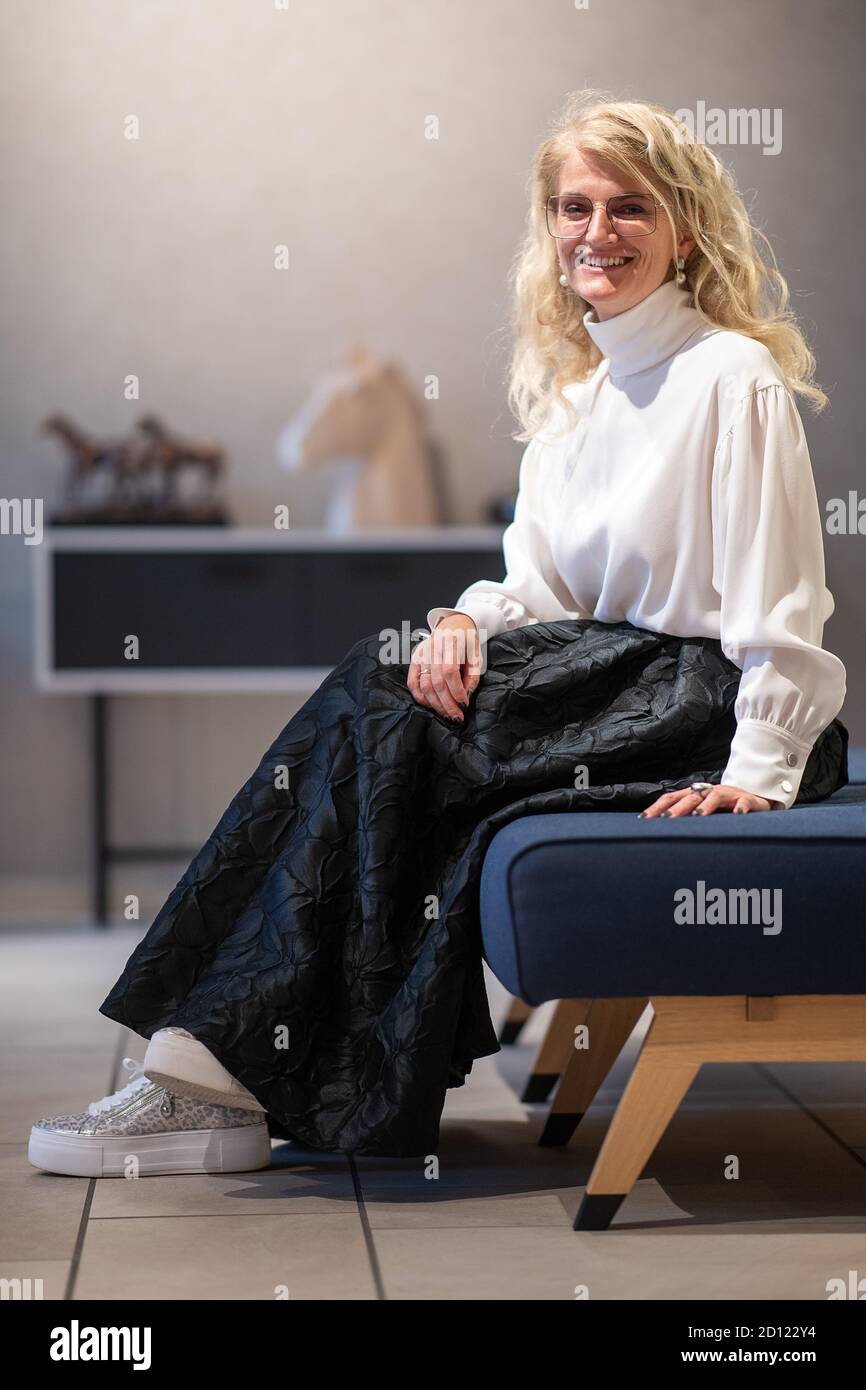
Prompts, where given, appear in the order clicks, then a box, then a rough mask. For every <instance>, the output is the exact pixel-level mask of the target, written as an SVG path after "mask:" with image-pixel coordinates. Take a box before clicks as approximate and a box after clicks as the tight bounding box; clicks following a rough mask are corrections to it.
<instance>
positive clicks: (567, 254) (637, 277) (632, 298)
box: [556, 150, 695, 321]
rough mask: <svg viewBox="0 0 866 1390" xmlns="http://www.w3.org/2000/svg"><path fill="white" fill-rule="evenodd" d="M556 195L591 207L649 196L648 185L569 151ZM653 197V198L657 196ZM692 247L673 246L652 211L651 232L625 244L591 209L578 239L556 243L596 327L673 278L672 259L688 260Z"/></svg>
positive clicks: (660, 214)
mask: <svg viewBox="0 0 866 1390" xmlns="http://www.w3.org/2000/svg"><path fill="white" fill-rule="evenodd" d="M557 192H558V193H559V194H560V196H561V195H562V194H563V193H581V194H584V195H585V196H586V197H588V198H591V199H592V201H593V202H594V203H601V202H605V203H606V202H607V200H608V199H609V198H614V197H616V196H618V195H620V194H624V193H631V194H637V193H642V194H645V195H646V194H649V195H650V196H652V189H651V188H650V187H649V185H648V184H645V183H635V181H634V179H633V178H632V177H631V176H630V175H628V174H623V173H621V172H620V171H619V170H618V169H617V168H616V167H615V166H614V165H613V164H609V163H608V162H607V161H606V160H601V159H598V158H596V157H595V156H593V155H582V154H579V153H578V152H577V150H573V151H572V152H571V154H570V155H569V156H568V158H567V159H566V161H565V163H564V164H563V166H562V169H561V170H560V175H559V187H558V189H557ZM656 196H657V195H656ZM694 244H695V243H694V241H693V240H690V239H689V238H688V237H683V238H682V239H681V240H680V241H679V243H678V244H677V245H676V246H675V245H674V239H673V237H672V235H671V229H670V226H669V225H668V220H667V216H666V215H665V213H664V211H663V210H662V209H661V208H656V225H655V231H653V232H650V233H649V235H644V236H635V237H632V238H629V237H627V236H621V235H620V233H619V232H618V231H616V230H615V229H614V227H613V226H612V225H611V223H610V220H609V219H608V216H607V212H606V209H605V208H604V207H596V208H593V212H592V218H591V220H590V222H589V225H588V226H587V228H586V230H585V232H584V233H583V235H582V236H579V237H567V238H562V239H559V240H557V243H556V245H557V250H558V253H559V263H560V266H561V267H562V270H563V271H564V273H565V275H566V276H567V277H568V283H569V284H570V286H571V288H572V289H573V290H574V291H575V293H577V294H579V295H580V296H581V298H582V299H585V300H586V301H587V302H588V303H589V304H591V305H592V307H593V309H595V312H596V314H597V316H598V318H599V320H600V321H602V320H604V319H610V318H613V317H614V316H615V315H616V314H622V313H624V312H625V310H626V309H631V308H632V307H633V306H634V305H635V304H639V303H640V301H641V300H642V299H646V297H647V295H648V294H652V292H653V290H657V289H658V287H659V285H662V284H663V283H664V282H665V280H672V279H673V277H674V274H675V269H674V258H675V256H682V257H686V256H687V255H688V254H689V252H690V251H691V250H692V248H693V246H694ZM584 256H590V257H593V258H594V257H597V256H600V257H603V258H605V259H609V258H620V257H622V258H625V263H624V264H623V265H621V266H608V267H606V268H605V267H602V268H599V269H595V268H593V267H592V266H591V265H586V264H584V263H583V259H582V258H583V257H584Z"/></svg>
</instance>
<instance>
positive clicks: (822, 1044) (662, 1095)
mask: <svg viewBox="0 0 866 1390" xmlns="http://www.w3.org/2000/svg"><path fill="white" fill-rule="evenodd" d="M650 1003H651V1004H652V1007H653V1020H652V1023H651V1024H650V1027H649V1031H648V1033H647V1035H646V1038H645V1040H644V1045H643V1049H642V1051H641V1055H640V1057H639V1058H638V1061H637V1064H636V1066H635V1068H634V1071H633V1072H632V1074H631V1077H630V1078H629V1081H628V1085H627V1086H626V1088H625V1091H624V1092H623V1095H622V1099H621V1100H620V1103H619V1105H618V1106H617V1110H616V1114H615V1115H614V1117H613V1120H612V1121H611V1125H610V1128H609V1129H608V1132H607V1134H606V1136H605V1140H604V1143H603V1144H602V1146H601V1150H600V1151H599V1155H598V1158H597V1159H596V1161H595V1166H594V1167H593V1170H592V1173H591V1174H590V1178H589V1182H588V1183H587V1187H586V1195H585V1196H584V1198H583V1201H582V1202H581V1205H580V1210H579V1211H578V1213H577V1217H576V1218H575V1222H574V1229H575V1230H576V1231H602V1230H606V1229H607V1227H608V1226H609V1225H610V1222H611V1221H612V1219H613V1217H614V1216H615V1215H616V1212H617V1209H618V1208H619V1206H620V1205H621V1204H622V1202H623V1201H624V1200H625V1198H626V1197H627V1196H628V1194H629V1192H630V1191H631V1189H632V1187H633V1185H634V1183H635V1182H636V1181H637V1179H638V1178H639V1177H640V1174H641V1172H642V1171H643V1168H644V1166H645V1164H646V1163H647V1162H648V1161H649V1159H650V1157H651V1155H652V1152H653V1150H654V1149H655V1147H656V1144H657V1143H658V1142H659V1140H660V1139H661V1137H662V1135H663V1134H664V1132H665V1130H666V1128H667V1126H668V1123H669V1122H670V1119H671V1117H672V1116H673V1114H674V1112H675V1111H676V1109H677V1106H678V1105H679V1103H680V1101H681V1100H682V1098H683V1096H684V1095H685V1093H686V1091H687V1090H688V1088H689V1086H690V1085H691V1083H692V1081H693V1080H694V1078H695V1076H696V1075H697V1073H698V1071H699V1070H700V1068H701V1066H702V1065H703V1063H705V1062H855V1061H866V995H858V994H846V995H841V994H824V995H820V994H799V995H778V996H766V997H762V998H760V999H755V998H750V997H749V996H746V995H741V994H737V995H719V996H701V997H691V996H688V997H680V996H677V997H666V998H652V999H651V1000H650Z"/></svg>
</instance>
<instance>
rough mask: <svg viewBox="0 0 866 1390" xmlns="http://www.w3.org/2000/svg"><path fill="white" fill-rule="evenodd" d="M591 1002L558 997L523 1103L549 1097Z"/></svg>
mask: <svg viewBox="0 0 866 1390" xmlns="http://www.w3.org/2000/svg"><path fill="white" fill-rule="evenodd" d="M591 1003H592V1000H591V999H560V1000H559V1001H558V1003H557V1005H556V1008H555V1009H554V1011H553V1017H552V1018H551V1020H550V1022H549V1024H548V1025H547V1032H546V1033H545V1035H544V1039H543V1041H542V1044H541V1046H540V1047H539V1049H538V1051H537V1053H536V1054H535V1061H534V1062H533V1063H532V1071H531V1072H530V1073H529V1076H528V1077H527V1080H526V1085H525V1087H524V1089H523V1095H522V1096H521V1097H520V1099H521V1100H522V1101H523V1103H524V1105H538V1104H539V1102H541V1101H544V1100H547V1097H548V1096H549V1095H550V1093H551V1091H552V1090H553V1088H554V1086H555V1085H556V1083H557V1081H558V1080H559V1078H560V1076H561V1075H562V1073H563V1071H564V1070H565V1067H566V1066H567V1064H568V1059H569V1057H570V1056H571V1053H572V1051H573V1049H574V1030H575V1028H576V1027H577V1026H578V1024H580V1023H583V1022H584V1020H585V1018H586V1015H587V1012H588V1010H589V1006H590V1004H591Z"/></svg>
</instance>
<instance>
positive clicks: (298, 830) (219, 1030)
mask: <svg viewBox="0 0 866 1390" xmlns="http://www.w3.org/2000/svg"><path fill="white" fill-rule="evenodd" d="M381 649H382V642H381V641H380V638H379V636H378V635H376V636H372V637H369V638H365V639H363V640H362V641H360V642H358V643H357V644H356V645H355V646H354V647H352V649H351V650H350V651H349V652H348V653H347V655H346V656H345V657H344V659H343V660H342V661H341V662H340V664H339V665H338V666H337V667H336V668H335V669H334V670H333V671H332V672H331V674H330V675H329V676H328V677H327V678H326V680H325V681H323V683H322V684H321V685H320V687H319V689H318V690H317V691H316V692H315V694H314V695H313V696H312V697H311V698H310V699H309V700H308V701H307V702H306V704H304V705H303V707H302V708H301V709H300V710H299V711H298V712H297V714H295V715H294V716H293V717H292V718H291V719H290V720H289V722H288V724H287V725H286V726H285V728H284V729H283V730H282V731H281V732H280V733H279V734H278V735H277V737H276V739H275V740H274V742H273V743H272V744H271V746H270V748H268V750H267V752H266V753H265V755H264V757H263V758H262V760H261V763H260V764H259V766H258V768H257V769H256V771H255V772H254V773H253V775H252V776H251V777H250V778H249V780H248V781H247V782H245V783H244V785H243V786H242V787H241V788H240V790H239V791H238V792H237V793H236V795H235V796H234V797H233V798H232V801H231V803H230V804H229V806H228V807H227V809H226V811H225V813H224V814H223V816H222V817H221V818H220V821H219V823H218V824H217V826H216V827H215V829H214V830H213V831H212V833H211V835H210V836H209V838H208V840H207V842H206V843H205V845H204V846H203V847H202V849H201V850H200V851H199V853H198V854H197V855H196V856H195V858H194V859H193V861H192V863H191V864H190V865H189V867H188V869H187V870H186V872H185V874H184V875H183V877H182V878H181V880H180V882H179V883H178V884H177V886H176V887H175V889H174V890H173V891H172V893H171V894H170V896H169V898H168V899H167V901H166V903H165V904H164V906H163V907H162V909H161V910H160V912H159V914H158V915H157V917H156V918H155V920H154V922H153V925H152V926H151V927H150V929H149V930H148V932H147V933H146V935H145V936H144V938H143V939H142V941H141V942H140V943H139V945H138V946H137V947H136V949H135V950H134V952H133V954H132V955H131V957H130V959H129V961H128V962H127V964H126V967H125V969H124V971H123V974H122V975H121V976H120V979H119V980H118V981H117V983H116V984H115V986H114V988H113V989H112V990H111V992H110V993H109V995H108V996H107V998H106V999H105V1001H104V1002H103V1004H102V1005H101V1006H100V1007H101V1012H102V1013H103V1014H106V1015H107V1016H108V1017H109V1018H113V1019H116V1020H117V1021H118V1022H119V1023H123V1024H126V1025H127V1026H128V1027H130V1028H131V1029H133V1030H134V1031H135V1032H137V1033H139V1034H141V1035H142V1036H143V1037H145V1038H149V1037H150V1036H151V1035H152V1034H153V1033H154V1032H155V1031H156V1030H157V1029H159V1028H165V1027H169V1026H176V1027H180V1028H186V1029H188V1030H189V1032H191V1033H193V1034H194V1035H195V1036H196V1037H197V1038H199V1039H200V1040H201V1041H202V1042H203V1043H204V1044H205V1046H206V1047H208V1048H209V1049H210V1051H211V1052H212V1053H213V1054H214V1055H215V1056H216V1057H217V1058H218V1059H219V1061H220V1062H222V1064H223V1065H224V1066H225V1067H226V1068H227V1070H228V1071H229V1072H230V1073H231V1074H232V1075H233V1076H235V1077H236V1078H237V1079H238V1080H239V1081H240V1082H241V1083H242V1084H243V1085H244V1086H246V1087H247V1088H248V1089H249V1090H250V1091H252V1093H253V1094H254V1095H255V1096H256V1098H257V1099H258V1100H259V1102H260V1103H261V1104H262V1105H263V1106H264V1108H265V1110H266V1111H267V1112H268V1115H269V1120H270V1123H271V1125H272V1129H273V1132H274V1133H277V1134H279V1135H282V1136H283V1137H292V1138H294V1139H296V1140H297V1141H298V1142H299V1143H300V1144H302V1145H303V1146H304V1147H307V1148H313V1149H321V1150H343V1151H348V1152H351V1151H356V1152H359V1153H368V1154H382V1155H392V1156H408V1155H420V1154H429V1153H432V1152H434V1151H435V1149H436V1144H437V1140H438V1133H439V1120H440V1115H441V1111H442V1106H443V1104H444V1100H445V1092H446V1089H447V1088H448V1087H449V1086H460V1085H462V1084H463V1082H464V1081H465V1078H466V1074H467V1073H468V1071H469V1070H470V1068H471V1065H472V1062H473V1059H474V1058H476V1057H484V1056H487V1055H489V1054H491V1053H494V1052H497V1051H498V1050H499V1044H498V1042H497V1040H496V1036H495V1033H494V1030H493V1027H492V1024H491V1020H490V1014H489V1010H488V1006H487V997H486V991H485V988H484V980H483V973H482V957H481V938H480V928H479V923H478V896H479V895H478V885H479V878H480V870H481V865H482V861H483V857H484V852H485V850H486V848H487V845H488V844H489V842H490V839H491V838H492V836H493V835H494V834H495V832H496V831H497V830H498V829H499V828H500V827H501V826H502V825H505V824H506V823H507V822H508V821H511V820H514V819H515V818H516V817H518V816H525V815H532V814H538V813H540V812H548V811H570V810H573V811H580V810H583V809H593V810H599V809H602V810H604V809H610V810H629V809H631V810H634V811H635V812H636V811H638V810H639V809H641V808H642V807H644V806H647V805H649V804H650V802H651V801H653V800H654V799H655V798H656V797H657V796H658V795H659V794H660V793H661V792H662V791H664V790H669V789H670V788H673V787H678V786H683V785H685V784H687V783H688V782H689V781H692V780H694V779H696V778H698V779H700V780H702V781H707V782H719V781H720V780H721V773H722V771H723V770H724V767H725V764H726V762H727V758H728V753H729V749H730V742H731V738H732V737H733V733H734V729H735V721H734V714H733V704H734V699H735V697H736V693H737V688H738V685H739V681H740V674H741V673H740V671H739V669H738V668H737V667H736V666H735V665H734V664H733V663H732V662H730V661H729V660H728V659H727V658H726V657H725V655H724V653H723V652H722V650H721V647H720V645H719V643H718V642H717V641H714V640H711V639H707V638H680V637H673V636H666V635H663V634H661V635H660V634H658V633H654V632H649V631H646V630H643V629H638V628H635V627H632V626H631V625H630V624H629V623H617V624H604V623H598V622H594V621H581V620H574V621H568V622H556V623H540V624H535V625H532V626H529V627H522V628H518V629H516V630H514V631H511V632H507V633H503V634H501V635H500V636H498V637H494V638H492V639H491V640H490V642H489V644H488V661H487V670H486V672H485V674H484V675H483V677H482V680H481V684H480V685H479V687H478V690H477V691H476V693H475V695H474V696H473V697H472V700H471V702H470V707H469V710H468V711H467V715H466V722H465V725H461V724H459V723H455V722H452V721H450V720H448V719H446V718H444V717H443V716H441V715H439V714H436V713H434V712H433V711H432V710H429V709H427V708H424V707H422V706H420V705H418V704H416V703H415V701H414V700H413V699H412V696H411V695H410V693H409V691H408V689H407V686H406V673H407V667H406V666H405V665H403V666H397V665H388V664H383V662H382V661H381V660H380V651H381ZM846 752H847V731H846V730H845V728H844V726H843V725H841V724H840V723H839V721H838V720H834V722H833V723H832V724H831V725H830V726H829V727H828V728H827V729H826V730H825V731H824V733H823V734H822V735H821V737H820V738H819V739H818V740H817V742H816V744H815V747H814V749H813V751H812V754H811V756H810V758H809V760H808V764H807V767H806V770H805V774H804V777H803V782H802V785H801V788H800V794H799V797H798V800H799V801H813V800H820V799H823V798H824V797H826V796H828V795H830V794H831V793H832V792H833V791H834V790H835V789H836V788H837V787H839V786H842V785H844V783H845V782H846V781H847V757H846ZM580 765H585V767H586V768H587V770H588V780H589V785H588V786H586V787H580V788H575V786H574V782H575V770H576V768H577V767H579V766H580ZM280 767H285V768H288V770H289V771H288V779H287V780H288V787H287V789H280V787H279V786H278V785H276V783H277V782H278V780H279V771H278V770H279V768H280ZM763 814H776V815H778V814H784V812H781V813H780V812H772V813H770V812H764V813H763ZM286 1030H287V1034H288V1037H287V1038H286V1036H285V1032H286ZM286 1042H287V1046H286V1045H284V1044H285V1043H286Z"/></svg>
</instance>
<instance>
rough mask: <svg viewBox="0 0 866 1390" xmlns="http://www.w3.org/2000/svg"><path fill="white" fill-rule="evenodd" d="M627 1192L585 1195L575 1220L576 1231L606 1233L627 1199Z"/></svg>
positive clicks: (587, 1193)
mask: <svg viewBox="0 0 866 1390" xmlns="http://www.w3.org/2000/svg"><path fill="white" fill-rule="evenodd" d="M626 1196H627V1194H626V1193H625V1192H597V1193H595V1194H594V1195H592V1194H590V1193H589V1192H585V1193H584V1194H583V1201H582V1202H581V1204H580V1209H579V1211H578V1213H577V1216H576V1217H575V1218H574V1229H575V1230H576V1231H606V1230H607V1228H608V1226H609V1225H610V1223H611V1221H612V1220H613V1218H614V1217H615V1216H616V1214H617V1212H618V1211H619V1209H620V1207H621V1206H622V1204H623V1202H624V1201H625V1199H626Z"/></svg>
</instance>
